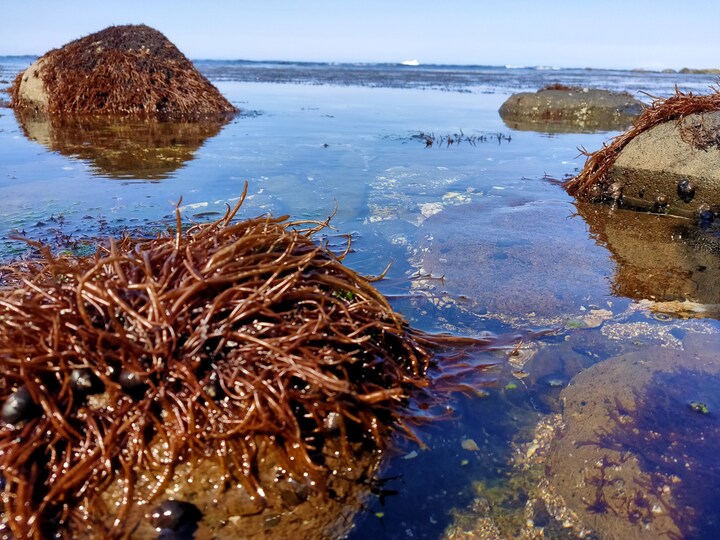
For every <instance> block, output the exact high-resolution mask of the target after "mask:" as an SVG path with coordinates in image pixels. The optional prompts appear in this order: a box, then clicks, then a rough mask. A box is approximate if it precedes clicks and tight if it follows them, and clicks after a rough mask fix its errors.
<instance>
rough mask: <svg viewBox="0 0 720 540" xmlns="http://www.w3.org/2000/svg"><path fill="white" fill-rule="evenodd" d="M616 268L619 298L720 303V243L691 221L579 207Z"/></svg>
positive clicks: (588, 205) (614, 282) (614, 287)
mask: <svg viewBox="0 0 720 540" xmlns="http://www.w3.org/2000/svg"><path fill="white" fill-rule="evenodd" d="M575 206H576V207H577V210H578V213H579V214H580V215H581V216H582V217H583V219H584V220H585V221H586V222H587V224H588V226H589V227H590V233H591V234H592V236H593V237H594V238H595V239H596V241H597V242H598V243H599V244H600V245H602V246H604V247H606V248H607V249H608V250H609V251H610V253H611V256H612V258H613V259H614V260H615V262H616V264H617V267H616V269H615V274H614V277H613V280H612V291H613V293H614V294H615V295H618V296H625V297H628V298H632V299H636V300H641V299H648V300H654V301H657V302H668V301H683V300H688V301H691V302H697V303H700V304H718V303H720V288H718V286H717V284H718V282H720V240H718V239H717V238H716V237H714V236H713V235H712V234H710V233H708V232H704V231H701V230H699V229H698V227H696V226H695V224H693V223H691V222H690V221H687V220H682V219H678V218H673V217H669V216H661V215H656V214H648V213H642V212H632V211H629V210H617V209H615V210H614V209H611V208H610V207H608V206H606V205H599V204H591V203H581V202H578V203H576V204H575Z"/></svg>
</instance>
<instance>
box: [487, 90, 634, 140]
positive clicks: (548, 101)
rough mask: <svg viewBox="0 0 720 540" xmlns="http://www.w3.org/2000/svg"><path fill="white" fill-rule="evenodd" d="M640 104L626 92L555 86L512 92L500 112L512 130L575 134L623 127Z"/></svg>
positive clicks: (632, 117) (627, 124) (628, 123)
mask: <svg viewBox="0 0 720 540" xmlns="http://www.w3.org/2000/svg"><path fill="white" fill-rule="evenodd" d="M642 107H643V104H642V102H640V101H638V100H637V99H635V98H634V97H632V96H630V95H629V94H625V93H618V92H611V91H609V90H596V89H588V88H577V87H569V86H563V85H554V86H549V87H547V88H543V89H541V90H538V91H537V92H535V93H531V92H521V93H519V94H513V95H512V96H510V97H509V98H508V99H507V100H506V101H505V103H503V104H502V106H501V107H500V111H499V112H500V116H501V117H502V119H503V121H504V122H505V124H506V125H507V126H508V127H510V128H512V129H518V130H529V131H543V132H550V133H577V132H588V131H589V132H592V131H614V130H621V129H625V128H627V127H628V126H629V125H630V124H631V123H632V121H633V119H634V118H635V117H636V116H637V115H638V114H640V112H641V111H642Z"/></svg>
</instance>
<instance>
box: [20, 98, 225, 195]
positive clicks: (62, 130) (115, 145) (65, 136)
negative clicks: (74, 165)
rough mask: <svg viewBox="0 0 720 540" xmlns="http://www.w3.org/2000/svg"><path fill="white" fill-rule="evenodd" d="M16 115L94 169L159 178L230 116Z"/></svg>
mask: <svg viewBox="0 0 720 540" xmlns="http://www.w3.org/2000/svg"><path fill="white" fill-rule="evenodd" d="M15 116H16V118H17V120H18V123H19V124H20V126H21V127H22V130H23V132H24V134H25V136H26V137H27V138H28V139H30V140H33V141H36V142H39V143H40V144H42V145H44V146H46V147H47V148H48V149H49V150H51V151H53V152H59V153H60V154H62V155H64V156H68V157H72V158H76V159H81V160H84V161H87V162H88V163H89V164H90V167H91V170H92V173H93V174H94V175H98V176H107V177H110V178H118V179H123V180H138V181H158V180H164V179H166V178H169V177H170V176H171V175H172V174H173V173H174V172H175V171H177V170H178V169H180V168H181V167H183V166H184V165H185V164H186V163H187V162H189V161H191V160H192V159H194V158H195V153H196V152H197V150H198V149H199V148H200V147H201V146H202V145H203V144H204V143H205V141H206V140H208V139H209V138H211V137H214V136H215V135H217V134H218V133H219V132H220V130H221V129H222V128H223V127H224V126H225V124H227V123H228V119H225V120H216V121H203V122H160V121H154V120H135V119H127V118H116V117H71V118H54V117H53V118H48V117H47V116H40V115H34V114H20V113H18V112H17V111H16V112H15Z"/></svg>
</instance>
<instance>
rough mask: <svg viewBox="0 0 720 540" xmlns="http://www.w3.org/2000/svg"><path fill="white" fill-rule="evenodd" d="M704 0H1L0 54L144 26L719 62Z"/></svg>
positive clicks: (209, 38)
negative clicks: (113, 27)
mask: <svg viewBox="0 0 720 540" xmlns="http://www.w3.org/2000/svg"><path fill="white" fill-rule="evenodd" d="M718 21H720V2H717V1H715V0H705V1H701V0H683V1H678V0H675V1H673V2H670V1H666V0H655V1H648V0H624V1H618V0H604V1H602V2H599V1H591V0H574V1H566V0H559V1H551V0H546V1H543V0H492V1H485V0H475V1H472V0H444V1H443V0H433V1H428V0H295V1H291V0H253V1H243V0H240V1H230V0H225V1H220V0H195V1H188V0H174V1H173V0H120V1H117V0H106V1H97V0H93V1H90V0H22V1H19V0H0V55H19V54H33V55H41V54H43V53H44V52H46V51H48V50H50V49H52V48H55V47H60V46H62V45H64V44H65V43H67V42H69V41H72V40H73V39H76V38H79V37H82V36H84V35H87V34H90V33H92V32H96V31H98V30H102V29H103V28H105V27H107V26H110V25H117V24H140V23H144V24H147V25H149V26H152V27H153V28H156V29H157V30H159V31H161V32H162V33H163V34H165V35H166V36H167V37H168V38H169V39H170V40H171V41H172V42H173V43H175V45H177V46H178V48H179V49H180V50H181V51H182V52H184V53H185V54H186V55H187V56H188V57H190V58H193V59H206V58H217V59H245V60H291V61H319V62H402V61H405V60H418V61H419V62H420V63H422V64H475V65H512V66H557V67H597V68H622V69H634V68H644V69H665V68H671V69H679V68H682V67H692V68H718V67H720V31H718Z"/></svg>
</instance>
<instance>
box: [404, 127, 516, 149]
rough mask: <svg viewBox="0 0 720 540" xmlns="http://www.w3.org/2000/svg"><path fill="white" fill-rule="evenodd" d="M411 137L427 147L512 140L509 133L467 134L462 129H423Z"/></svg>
mask: <svg viewBox="0 0 720 540" xmlns="http://www.w3.org/2000/svg"><path fill="white" fill-rule="evenodd" d="M410 138H411V139H413V140H417V141H421V142H423V143H424V144H425V148H431V147H433V146H434V147H436V148H438V147H439V148H442V147H445V148H448V147H450V146H459V145H460V144H462V143H466V144H469V145H470V146H477V145H478V144H479V143H485V142H490V141H497V143H498V144H502V142H503V141H504V142H508V143H509V142H510V141H512V136H511V135H509V134H508V135H505V134H504V133H500V132H498V133H481V134H473V135H466V134H465V133H464V132H463V130H462V129H461V130H460V133H448V134H441V135H435V133H425V132H424V131H421V132H420V133H417V134H415V135H412V136H411V137H410Z"/></svg>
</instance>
